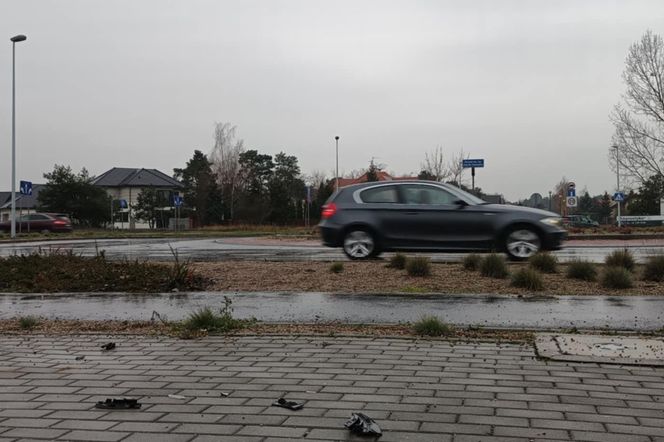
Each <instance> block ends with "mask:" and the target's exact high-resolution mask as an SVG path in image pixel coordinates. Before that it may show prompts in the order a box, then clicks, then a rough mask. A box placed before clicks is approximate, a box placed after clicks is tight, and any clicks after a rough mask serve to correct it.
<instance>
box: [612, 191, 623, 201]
mask: <svg viewBox="0 0 664 442" xmlns="http://www.w3.org/2000/svg"><path fill="white" fill-rule="evenodd" d="M613 201H618V202H622V201H625V194H624V193H622V192H616V193H614V194H613Z"/></svg>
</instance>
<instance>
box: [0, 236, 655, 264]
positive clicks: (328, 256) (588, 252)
mask: <svg viewBox="0 0 664 442" xmlns="http://www.w3.org/2000/svg"><path fill="white" fill-rule="evenodd" d="M663 244H664V243H662V242H661V241H658V242H655V243H652V244H648V243H646V242H625V241H622V242H613V243H610V242H609V243H606V242H601V241H597V242H596V244H593V243H592V242H590V243H589V242H577V243H575V242H574V241H571V242H569V243H568V244H567V246H566V247H565V248H564V249H563V250H559V251H556V252H555V254H556V255H557V256H558V259H559V260H560V261H562V262H566V261H569V260H572V259H585V260H588V261H591V262H602V261H604V258H605V256H606V255H607V254H609V253H611V252H612V251H614V250H618V249H622V248H625V247H628V248H629V249H630V250H631V251H632V253H633V254H634V255H635V257H636V259H637V261H643V260H644V259H645V258H646V257H647V256H650V255H654V254H662V253H664V245H663ZM171 247H172V248H173V249H174V250H177V253H178V254H179V256H180V257H182V258H185V259H186V258H188V259H191V260H194V261H223V260H232V259H247V260H266V261H309V260H316V261H336V260H344V259H346V257H345V256H344V254H343V253H342V252H341V250H340V249H331V248H328V247H323V246H321V245H318V244H316V243H315V242H304V241H300V242H298V241H278V242H277V243H275V241H270V240H264V239H261V238H255V239H253V240H252V239H247V240H245V241H243V240H242V239H238V238H223V239H219V238H217V239H214V238H207V239H198V238H197V239H172V238H171V239H163V238H162V239H105V240H96V241H95V240H62V241H35V242H22V243H9V242H5V243H0V256H10V255H14V254H18V255H20V254H28V253H34V252H38V251H39V250H45V251H48V250H60V251H73V252H74V253H77V254H81V255H84V256H94V255H95V254H96V253H97V252H98V251H104V253H105V254H106V257H108V258H109V259H129V260H133V259H141V260H152V261H169V260H172V259H173V253H172V252H171V249H170V248H171ZM426 255H427V256H430V257H431V260H432V261H434V262H456V261H460V260H461V259H462V258H463V256H464V254H460V253H428V254H426ZM388 256H389V254H388Z"/></svg>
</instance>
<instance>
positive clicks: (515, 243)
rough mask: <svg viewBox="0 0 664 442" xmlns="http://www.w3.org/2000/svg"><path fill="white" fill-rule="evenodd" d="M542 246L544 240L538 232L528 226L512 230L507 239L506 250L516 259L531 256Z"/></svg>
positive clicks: (510, 256) (511, 257) (521, 259)
mask: <svg viewBox="0 0 664 442" xmlns="http://www.w3.org/2000/svg"><path fill="white" fill-rule="evenodd" d="M541 248H542V240H541V239H540V236H539V234H538V233H537V232H535V231H534V230H532V229H529V228H527V227H519V228H516V229H513V230H511V231H510V232H509V233H508V234H507V236H506V239H505V252H507V255H508V256H509V258H510V259H512V260H514V261H523V260H525V259H528V258H530V257H531V256H533V255H534V254H536V253H537V252H539V251H540V250H541Z"/></svg>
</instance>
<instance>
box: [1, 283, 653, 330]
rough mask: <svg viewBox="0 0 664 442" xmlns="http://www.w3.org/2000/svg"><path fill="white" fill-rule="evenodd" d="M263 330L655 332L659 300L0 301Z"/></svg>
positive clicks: (246, 297) (52, 311)
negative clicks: (209, 319) (213, 313)
mask: <svg viewBox="0 0 664 442" xmlns="http://www.w3.org/2000/svg"><path fill="white" fill-rule="evenodd" d="M223 295H227V296H229V297H230V298H231V300H232V301H233V303H232V306H233V309H234V316H235V317H238V318H256V319H258V320H260V321H264V322H303V323H316V322H329V321H340V322H344V323H354V324H359V323H365V324H369V323H382V324H385V323H392V324H394V323H401V322H412V321H416V320H418V319H420V318H421V317H422V316H423V315H425V314H426V315H435V316H437V317H439V318H440V319H441V320H443V321H445V322H448V323H450V324H455V325H460V326H469V325H473V326H483V327H492V328H493V327H495V328H509V327H512V328H534V329H554V328H572V327H577V328H579V329H592V328H602V329H615V330H655V329H660V328H661V327H662V326H663V325H664V297H657V296H627V297H612V296H607V297H603V296H561V297H538V296H533V297H528V296H526V297H517V296H505V295H501V296H496V295H352V294H332V293H292V294H287V293H204V292H203V293H171V294H88V295H86V294H57V295H56V294H45V295H39V294H37V295H23V294H6V295H0V319H8V318H12V317H18V316H26V315H35V316H41V317H44V318H52V319H55V318H58V319H85V320H105V319H118V320H149V319H150V318H151V317H152V312H153V311H156V312H158V313H159V314H160V315H161V316H162V317H163V318H168V319H169V320H178V319H183V318H185V317H186V316H187V315H188V314H189V313H190V312H192V311H195V310H196V309H199V308H201V307H205V306H210V307H212V308H215V309H216V308H220V307H221V306H222V304H223Z"/></svg>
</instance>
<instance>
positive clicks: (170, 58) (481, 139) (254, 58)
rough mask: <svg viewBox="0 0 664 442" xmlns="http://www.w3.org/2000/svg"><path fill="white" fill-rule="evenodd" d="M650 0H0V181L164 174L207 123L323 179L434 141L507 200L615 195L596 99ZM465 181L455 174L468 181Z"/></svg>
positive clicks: (392, 159)
mask: <svg viewBox="0 0 664 442" xmlns="http://www.w3.org/2000/svg"><path fill="white" fill-rule="evenodd" d="M662 23H664V2H662V1H661V0H653V1H627V0H625V1H607V0H602V1H580V0H574V1H555V2H553V1H546V2H545V1H534V0H530V1H498V0H489V1H385V0H382V1H357V0H356V1H334V2H331V1H316V0H306V1H276V0H264V1H239V0H238V1H195V0H181V1H165V0H153V1H139V0H130V1H109V0H105V1H93V0H81V1H70V0H57V1H55V0H53V1H34V0H14V1H9V0H0V29H2V30H3V33H4V34H5V37H6V39H5V43H4V44H0V66H2V69H0V85H4V87H0V102H2V103H5V104H4V105H3V106H0V140H4V141H2V143H0V146H5V147H3V148H1V149H0V190H3V189H7V190H8V189H9V188H10V186H11V181H10V171H11V169H10V159H11V156H10V152H11V150H10V127H11V126H10V118H11V114H10V110H11V106H10V103H11V43H10V42H9V38H10V37H11V36H13V35H15V34H19V33H22V34H26V35H27V36H28V40H27V41H26V42H23V43H19V44H17V78H18V83H17V94H18V95H17V131H18V141H17V150H18V163H17V175H18V179H28V180H32V181H35V182H43V181H44V179H43V178H42V174H43V173H44V172H46V171H50V170H52V168H53V165H54V164H55V163H58V164H67V165H71V166H72V168H74V169H75V170H79V169H80V168H81V167H86V168H87V169H88V170H89V171H90V173H91V174H93V175H95V174H100V173H102V172H104V171H106V170H107V169H109V168H110V167H113V166H118V167H149V168H158V169H161V170H162V171H164V172H166V173H172V169H173V168H174V167H183V166H184V163H185V162H186V161H187V160H188V159H189V158H190V157H191V156H192V154H193V150H194V149H200V150H202V151H204V152H206V153H208V152H209V151H210V149H211V147H212V143H213V140H212V136H213V124H214V122H215V121H222V122H230V123H232V124H235V125H237V126H238V134H239V136H240V137H241V138H243V139H244V140H245V146H246V147H247V148H255V149H258V150H260V151H263V152H267V153H271V154H274V153H277V152H279V151H280V150H284V151H285V152H287V153H289V154H292V155H296V156H297V157H298V158H299V160H300V165H301V167H302V170H303V172H304V173H308V172H311V171H312V170H314V169H319V170H323V171H325V172H328V174H330V175H331V171H332V170H333V168H334V135H337V134H338V135H340V136H341V140H340V158H341V160H340V169H341V170H345V171H350V170H352V169H360V168H363V167H366V166H367V165H368V163H369V160H370V159H371V157H372V156H373V157H377V158H378V159H377V161H378V162H380V163H384V164H386V165H387V169H388V170H390V171H394V172H396V173H398V174H407V173H411V172H412V173H417V171H418V170H419V168H420V164H421V162H422V160H423V159H424V153H425V152H427V151H429V150H431V149H433V148H435V147H436V146H437V145H441V146H443V147H444V149H445V150H446V152H448V153H449V154H450V155H451V154H453V153H454V152H456V151H458V150H459V149H461V148H463V149H464V150H465V152H466V153H468V154H470V156H471V157H473V158H485V160H486V166H487V167H486V168H485V169H484V170H479V171H478V174H477V177H476V183H477V185H478V186H480V187H482V188H483V189H484V190H485V191H489V192H499V193H503V194H505V196H506V197H507V198H508V199H516V198H519V197H526V196H528V195H530V193H532V192H540V193H542V194H546V192H547V191H548V190H549V189H551V188H552V187H553V185H554V184H555V183H556V182H558V181H559V180H560V178H561V177H562V176H563V175H565V176H567V177H568V178H570V179H573V180H575V181H576V183H577V186H578V187H580V188H582V187H584V186H588V188H589V190H590V191H591V193H600V192H602V191H604V190H609V191H612V190H613V189H614V186H615V176H614V175H613V174H612V172H611V171H610V170H609V167H608V163H607V147H608V145H609V144H610V137H611V134H612V132H613V128H612V126H611V124H610V123H609V121H608V113H609V112H610V110H611V108H612V106H613V105H614V104H615V103H616V102H617V101H618V100H619V98H620V94H621V93H622V91H623V84H622V82H621V79H620V75H621V73H622V69H623V62H624V59H625V56H626V54H627V49H628V47H629V45H630V44H631V43H633V42H635V41H636V40H638V39H639V38H640V37H641V35H642V34H643V33H644V32H645V31H646V29H652V30H653V31H654V32H656V33H660V34H662V33H664V27H663V26H662ZM468 178H469V177H468Z"/></svg>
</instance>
